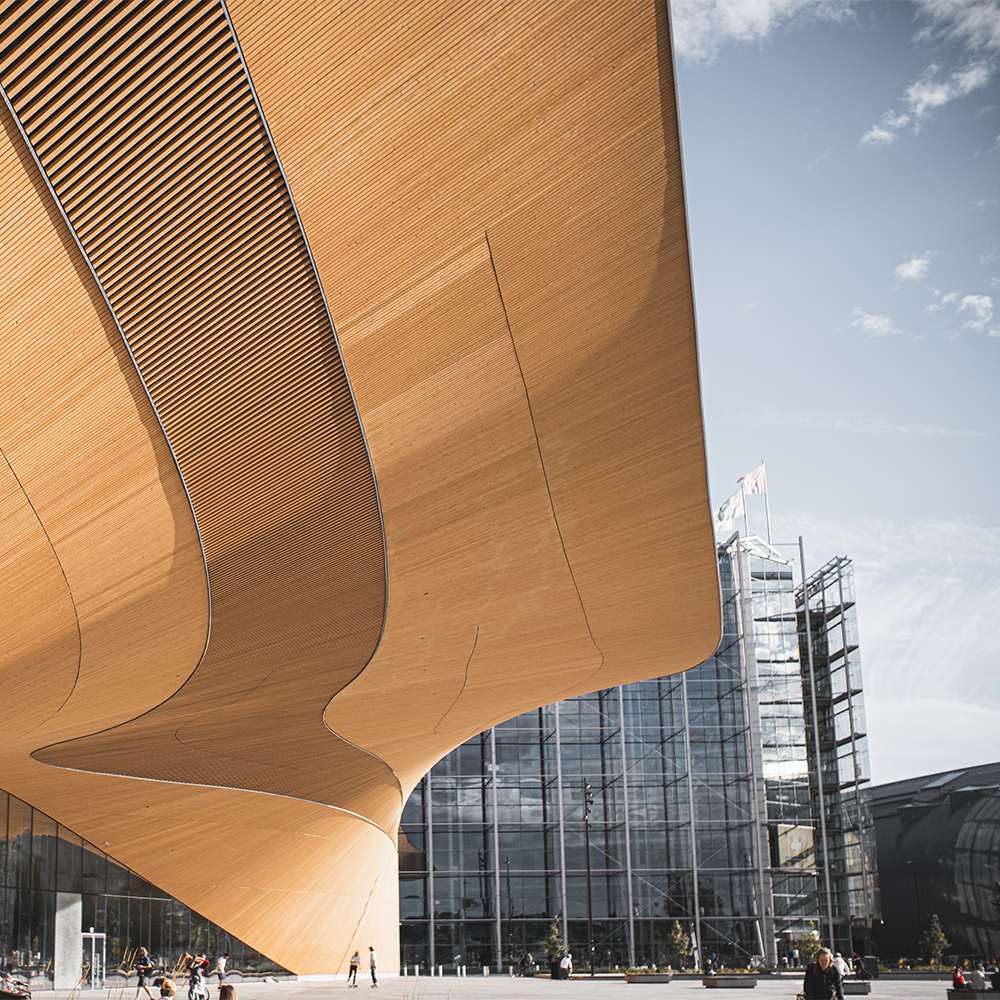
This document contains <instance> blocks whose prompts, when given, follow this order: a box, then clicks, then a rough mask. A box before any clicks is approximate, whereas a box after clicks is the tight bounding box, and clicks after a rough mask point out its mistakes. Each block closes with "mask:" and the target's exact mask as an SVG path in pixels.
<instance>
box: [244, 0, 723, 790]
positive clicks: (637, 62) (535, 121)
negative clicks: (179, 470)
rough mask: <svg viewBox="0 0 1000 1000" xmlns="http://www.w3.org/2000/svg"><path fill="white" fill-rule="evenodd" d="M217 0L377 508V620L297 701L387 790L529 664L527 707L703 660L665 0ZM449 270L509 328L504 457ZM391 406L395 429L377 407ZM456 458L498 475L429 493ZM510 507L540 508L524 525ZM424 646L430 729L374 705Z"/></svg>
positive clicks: (710, 598) (445, 480)
mask: <svg viewBox="0 0 1000 1000" xmlns="http://www.w3.org/2000/svg"><path fill="white" fill-rule="evenodd" d="M230 10H231V14H232V17H233V20H234V24H235V26H236V29H237V34H238V36H239V38H240V42H241V45H242V47H243V51H244V53H245V56H246V59H247V63H248V66H249V68H250V72H251V75H252V77H253V79H254V81H255V85H256V87H257V91H258V94H259V97H260V100H261V104H262V107H263V109H264V113H265V116H266V117H267V119H268V121H269V123H270V127H271V131H272V135H273V137H274V140H275V143H276V145H277V148H278V151H279V153H280V155H281V158H282V163H283V165H284V168H285V172H286V175H287V177H288V179H289V184H290V186H291V188H292V190H293V192H294V194H295V198H296V203H297V205H298V209H299V212H300V215H301V218H302V220H303V224H304V227H305V229H306V231H307V232H308V233H309V237H310V243H311V246H312V249H313V253H314V256H315V259H316V262H317V267H318V269H319V273H320V276H321V279H322V280H323V282H324V285H325V286H326V287H327V289H328V291H329V296H330V303H331V309H332V311H333V315H334V319H335V322H336V323H337V328H338V331H339V336H340V341H341V345H342V349H343V351H344V357H345V361H346V364H347V367H348V372H349V373H350V376H351V379H352V384H353V386H354V389H355V393H356V396H357V399H358V405H359V408H360V411H361V416H362V420H363V422H364V425H365V428H366V434H367V437H368V441H369V445H370V447H371V450H372V455H373V460H374V463H375V467H376V473H377V475H378V479H379V491H380V497H381V501H382V508H383V512H384V520H385V531H386V544H387V551H388V564H389V573H390V587H389V606H388V612H387V618H386V629H385V634H384V636H383V639H382V642H381V644H380V646H379V649H378V651H377V652H376V654H375V656H374V658H373V660H372V662H371V663H370V664H369V665H368V667H367V668H366V669H365V671H364V672H363V673H362V674H361V675H360V676H359V677H358V678H357V680H355V681H354V682H352V684H351V685H350V686H349V687H348V688H347V689H345V690H344V691H343V692H342V693H341V694H339V695H338V696H337V697H336V698H335V699H334V700H333V702H332V703H331V705H330V707H329V708H328V709H327V713H326V718H327V721H328V723H329V724H330V726H331V728H333V729H334V730H335V731H336V732H338V733H340V734H341V735H343V736H345V737H346V738H348V739H350V740H352V741H356V742H361V743H362V745H364V746H366V747H368V748H369V749H371V750H373V751H374V752H375V753H377V754H378V755H379V756H380V757H383V758H384V759H385V760H387V761H388V762H389V763H390V764H391V765H392V767H393V769H394V770H395V771H396V772H397V773H398V774H399V775H400V776H401V777H402V780H403V784H404V788H409V787H410V786H411V784H412V783H413V782H414V781H416V780H417V779H418V778H419V777H420V775H421V774H422V773H423V772H424V771H425V770H426V768H427V767H428V766H429V765H430V764H431V763H433V761H434V760H436V759H438V758H439V757H440V756H441V755H442V754H443V753H445V752H446V751H447V750H448V749H449V748H450V747H451V746H452V745H454V744H455V743H457V742H460V741H461V740H462V739H465V738H467V737H468V736H471V735H473V734H474V733H475V732H477V731H479V730H480V729H482V728H483V727H484V725H485V724H487V723H490V722H497V721H501V720H503V719H505V718H509V717H510V716H512V715H515V714H517V713H518V712H521V711H524V710H527V709H529V708H531V707H532V706H533V705H534V704H537V700H536V696H537V695H538V694H539V689H540V688H541V687H543V686H544V687H545V689H546V691H547V692H548V693H547V696H546V697H545V698H544V700H547V701H548V700H554V699H555V698H558V697H567V696H570V695H573V694H578V693H582V692H583V691H586V690H592V689H594V688H596V687H601V686H608V685H612V684H615V683H621V682H625V681H629V680H634V679H638V678H640V677H648V676H654V675H657V674H664V673H669V672H672V671H674V670H677V669H681V668H683V667H686V666H690V665H691V664H692V663H695V662H697V661H698V660H700V659H703V658H704V657H705V656H707V655H709V654H710V653H711V652H712V650H714V648H715V644H716V642H717V639H718V628H719V624H718V622H719V619H718V614H719V610H718V584H717V579H716V575H715V569H714V565H713V564H711V562H710V561H709V560H708V559H707V558H706V554H707V553H708V552H709V551H710V550H711V546H712V532H711V525H710V512H709V505H708V500H707V489H706V485H705V456H704V443H703V434H702V422H701V411H700V398H699V392H698V376H697V354H696V345H695V337H694V317H693V309H692V299H691V286H690V272H689V264H688V250H687V236H686V220H685V215H684V204H683V191H682V186H681V163H680V149H679V141H678V135H677V120H676V109H675V107H674V94H673V74H672V66H671V59H670V50H669V39H668V36H667V25H666V16H665V15H666V11H665V7H664V6H663V5H661V4H653V3H644V2H637V3H622V4H616V5H614V7H605V8H600V9H597V10H594V9H587V10H584V9H581V8H579V7H578V6H577V5H573V4H565V3H564V4H559V3H557V4H551V5H545V6H542V7H538V6H534V7H532V6H530V5H520V4H514V5H511V4H501V3H497V4H488V3H487V4H482V3H477V4H419V5H418V4H401V5H396V6H395V7H394V8H393V11H392V15H391V23H390V18H389V16H388V15H386V18H385V20H384V21H383V20H381V19H380V18H379V17H378V15H377V14H373V12H372V11H371V10H370V9H368V8H366V7H365V6H364V5H360V6H358V5H349V4H345V5H341V6H339V7H337V9H336V10H335V11H334V12H332V13H331V15H330V17H329V18H328V19H326V20H325V21H323V22H320V23H313V24H311V25H309V24H307V21H308V15H307V14H306V13H305V12H304V10H303V9H302V8H299V7H298V6H297V5H295V4H285V5H271V4H264V3H261V2H257V0H234V2H233V3H232V4H231V6H230ZM329 66H335V67H336V72H334V73H331V72H328V71H324V67H329ZM373 179H376V182H375V183H373ZM331 186H335V188H336V190H337V192H338V197H337V198H336V199H335V200H333V201H332V202H331V199H330V198H329V197H328V196H327V192H328V191H329V190H330V188H331ZM487 234H488V240H489V244H490V246H491V247H492V250H493V253H492V260H489V258H490V254H489V251H488V249H487ZM484 261H488V262H489V267H488V269H487V275H488V278H489V279H491V280H492V285H493V287H492V289H490V287H489V285H490V280H483V276H482V275H481V274H480V273H479V271H477V268H478V267H481V266H482V262H484ZM494 269H495V278H494V274H493V271H494ZM372 273H377V274H378V275H379V278H380V280H379V282H378V283H377V284H376V285H373V283H372V282H371V280H370V278H369V277H368V276H369V275H371V274H372ZM473 285H475V287H476V288H477V289H478V292H477V294H478V296H479V297H480V299H481V301H482V302H484V303H485V302H487V301H489V300H490V299H492V303H493V305H492V309H493V310H494V311H495V313H496V315H497V316H498V317H500V319H501V322H500V328H501V330H502V331H503V332H504V333H507V330H506V319H507V318H508V317H509V320H510V332H509V334H508V336H507V338H506V348H505V352H506V356H507V358H508V360H509V367H508V368H506V369H504V372H505V377H506V378H507V379H508V380H509V382H508V384H509V385H510V387H511V390H512V391H511V393H510V397H509V401H508V402H507V403H506V404H505V407H504V409H503V410H502V411H501V412H503V413H504V414H513V413H519V414H520V415H521V416H523V418H524V419H523V422H522V423H521V430H520V431H519V432H518V434H519V436H520V438H521V440H522V443H523V444H524V445H525V451H524V461H523V464H520V465H518V464H516V463H515V462H514V461H512V460H511V459H510V457H509V456H508V454H507V441H508V432H507V431H506V430H504V431H500V430H499V426H500V425H498V424H497V423H496V422H495V421H494V420H493V419H492V418H491V410H493V409H494V407H495V405H496V401H495V400H494V399H493V398H492V396H491V390H492V386H491V384H490V383H491V382H492V381H493V380H495V378H496V377H497V376H496V375H495V374H494V373H493V370H492V369H484V370H479V369H478V365H479V362H480V354H479V353H478V352H479V351H480V350H481V344H482V340H483V337H484V324H483V322H482V321H480V320H478V319H475V318H473V317H471V316H470V315H469V313H468V310H467V307H466V302H467V300H468V299H469V298H470V296H471V295H472V291H471V287H472V286H473ZM501 295H502V300H501ZM484 308H485V306H484ZM505 309H506V316H505V315H504V311H505ZM463 335H464V336H466V337H467V338H468V346H467V348H466V349H465V358H464V359H463V358H462V351H463V347H462V344H461V337H462V336H463ZM496 349H497V350H498V351H501V350H504V348H502V347H501V342H500V340H499V339H498V340H497V342H496ZM389 359H393V360H394V361H398V362H399V363H398V364H394V365H392V366H391V371H389V370H387V369H388V367H389V366H388V361H389ZM463 365H464V368H463V367H462V366H463ZM455 371H462V375H461V376H460V377H457V378H456V377H454V376H453V374H452V373H453V372H455ZM487 371H489V372H490V374H487V373H486V372H487ZM522 377H523V381H522ZM515 383H516V385H517V391H516V392H515V391H513V389H514V385H515ZM417 413H419V414H420V417H419V421H420V422H419V423H418V424H416V425H415V426H416V427H417V428H418V429H419V433H416V434H413V435H410V436H409V438H408V439H406V440H404V439H402V438H401V428H400V420H399V416H400V414H406V415H407V416H408V417H409V418H410V420H414V419H415V418H414V416H412V415H413V414H417ZM535 435H537V438H536V437H535ZM531 450H534V462H533V463H532V462H531V461H528V453H529V452H530V451H531ZM473 456H474V460H475V462H477V463H479V464H480V465H482V466H483V467H486V466H488V465H489V464H490V462H491V460H493V459H495V460H496V462H497V463H498V465H503V466H504V467H505V468H506V469H507V470H508V471H509V472H510V473H511V475H512V477H513V479H514V480H516V482H517V487H516V489H514V490H512V491H509V493H507V494H505V493H493V492H490V491H483V492H481V493H479V494H473V495H472V496H471V497H468V496H467V495H466V494H465V493H464V492H463V493H462V494H460V495H459V496H458V497H457V498H456V500H455V501H454V502H451V503H449V502H448V501H444V502H442V503H440V504H436V503H435V501H436V491H437V490H438V488H439V487H442V489H447V488H451V487H452V484H458V483H463V482H464V481H465V475H466V466H467V465H468V464H469V463H470V460H472V457H473ZM515 470H516V471H515ZM443 484H447V487H444V486H443ZM528 511H530V512H532V513H533V514H535V515H537V517H538V519H539V523H541V522H545V523H547V524H548V527H549V534H550V536H551V537H550V538H549V539H547V540H546V541H539V542H538V544H537V545H536V544H534V542H535V540H536V537H537V536H536V535H535V534H534V533H533V532H532V531H531V530H526V524H527V523H528V518H527V512H528ZM442 524H447V526H448V530H447V531H442V530H441V525H442ZM563 546H565V549H564V550H563ZM443 566H447V567H448V580H447V585H446V586H445V587H443V586H442V572H441V567H443ZM498 566H502V567H503V578H502V579H503V583H502V584H501V585H500V586H499V587H497V586H494V582H495V577H496V573H495V569H496V567H498ZM626 566H627V567H628V569H627V572H623V571H622V570H623V568H624V567H626ZM394 567H395V568H394ZM397 570H398V575H397ZM543 581H544V583H543ZM556 581H558V585H557V583H556ZM536 584H537V585H538V586H535V585H536ZM563 586H565V587H568V588H570V591H571V592H572V593H573V595H574V596H573V600H572V601H569V602H567V604H566V605H563V604H562V603H561V595H562V587H563ZM498 590H502V591H503V593H504V594H505V596H506V598H507V599H506V600H504V599H500V600H498V599H497V598H496V594H497V591H498ZM457 595H461V596H460V597H458V596H457ZM436 598H437V599H436ZM429 622H433V628H431V626H430V625H429ZM477 629H478V635H479V641H478V643H477V645H476V651H475V655H474V656H473V657H472V659H471V661H468V676H466V661H467V658H468V654H467V653H465V651H464V650H463V649H462V648H461V644H460V643H458V642H454V643H450V644H448V647H447V652H445V650H444V649H441V650H439V651H435V652H428V651H426V649H425V647H426V645H427V643H428V642H429V641H430V637H429V636H428V632H437V633H440V634H444V635H446V634H449V633H454V634H455V635H465V636H466V637H467V638H466V644H465V648H466V649H468V648H471V642H470V641H469V637H471V636H472V635H474V634H475V632H476V630H477ZM421 637H423V638H421ZM564 637H565V639H566V640H567V641H566V642H565V644H564V645H563V646H560V640H561V639H563V638H564ZM425 662H433V663H434V664H435V666H434V671H435V673H436V677H437V678H440V679H441V680H442V681H443V680H444V678H446V677H454V676H458V677H461V678H462V680H463V682H464V683H465V688H464V690H463V693H462V697H461V699H460V701H459V702H458V704H456V705H455V707H454V708H453V709H452V711H451V712H450V713H449V715H448V717H447V719H446V720H445V721H444V723H443V724H441V725H438V726H436V727H430V726H429V725H427V724H426V722H425V719H424V718H423V716H422V715H420V714H417V713H412V712H411V713H408V714H407V715H406V716H405V717H403V718H401V719H399V720H397V721H396V723H395V724H394V725H393V726H392V727H386V726H384V725H380V723H379V718H378V715H379V702H378V697H377V692H378V690H379V689H380V688H381V687H382V685H383V684H386V683H388V684H391V686H392V687H393V689H398V690H401V691H405V692H406V703H407V704H408V705H409V706H412V705H420V704H422V705H425V706H427V715H428V716H430V715H434V714H436V713H437V709H436V708H434V707H433V706H435V705H436V704H437V703H438V702H439V701H440V700H441V699H442V698H443V697H444V692H443V690H442V687H443V686H444V685H441V686H439V685H438V684H436V683H434V682H432V681H428V680H427V676H428V674H429V670H425V669H424V667H423V664H424V663H425ZM414 664H419V665H420V669H419V670H414V669H412V667H413V665H414ZM497 677H503V678H504V683H502V684H498V683H497V680H496V679H497ZM453 688H454V684H453V683H452V684H451V685H450V687H449V688H448V690H452V689H453Z"/></svg>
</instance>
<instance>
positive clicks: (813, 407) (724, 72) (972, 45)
mask: <svg viewBox="0 0 1000 1000" xmlns="http://www.w3.org/2000/svg"><path fill="white" fill-rule="evenodd" d="M672 12H673V22H674V35H675V43H676V48H677V52H678V68H679V81H678V90H679V95H680V106H681V126H682V135H683V142H684V160H685V182H686V185H687V196H688V208H689V215H690V229H691V243H692V261H693V268H694V277H695V295H696V305H697V312H698V327H699V343H700V351H701V368H702V386H703V396H704V408H705V421H706V429H707V440H708V457H709V469H710V476H711V485H712V498H713V502H714V503H715V505H716V506H718V505H720V504H721V503H722V502H723V501H724V500H725V499H726V498H727V497H728V496H729V495H730V494H731V493H732V492H733V490H734V489H735V488H736V480H737V479H738V477H739V476H740V475H742V474H743V473H746V472H749V471H750V470H751V469H753V468H754V467H755V466H756V465H758V463H759V462H760V460H761V459H762V458H763V459H766V462H767V479H768V487H769V489H770V493H769V498H770V507H771V518H772V525H773V528H774V538H775V540H776V541H779V542H794V541H795V540H796V539H797V537H798V536H799V535H800V534H801V535H803V537H804V540H805V546H806V557H807V560H808V569H809V570H810V571H811V570H815V569H817V568H819V566H820V565H821V564H822V563H823V562H825V561H826V560H827V559H829V558H830V557H831V556H833V555H847V556H850V557H851V558H852V559H853V560H854V562H855V569H856V575H857V591H858V617H859V623H860V632H861V652H862V662H863V668H864V675H865V687H866V702H867V711H868V718H869V739H870V745H871V754H872V770H873V778H874V780H875V781H876V783H881V782H885V781H892V780H896V779H898V778H903V777H908V776H911V775H915V774H922V773H927V772H931V771H938V770H945V769H950V768H955V767H960V766H963V765H971V764H977V763H983V762H986V761H994V760H1000V514H998V512H997V501H998V495H1000V471H998V459H1000V453H998V437H1000V426H998V425H1000V420H998V416H1000V408H998V404H997V400H998V396H1000V392H998V375H1000V0H991V2H970V0H915V2H910V0H905V2H903V0H900V2H896V0H861V2H854V3H850V2H846V0H845V2H841V0H824V2H822V3H818V4H817V3H812V2H801V0H674V2H673V3H672ZM762 512H763V506H762V504H761V503H760V502H759V498H757V497H753V498H751V507H750V517H751V530H757V529H759V530H760V531H761V533H762V534H763V513H762ZM755 519H756V520H755Z"/></svg>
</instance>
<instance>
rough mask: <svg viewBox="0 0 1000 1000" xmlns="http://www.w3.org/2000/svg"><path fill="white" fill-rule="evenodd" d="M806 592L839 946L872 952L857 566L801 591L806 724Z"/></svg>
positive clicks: (830, 570) (815, 790) (833, 565)
mask: <svg viewBox="0 0 1000 1000" xmlns="http://www.w3.org/2000/svg"><path fill="white" fill-rule="evenodd" d="M803 593H805V594H806V595H808V602H809V604H808V607H809V623H808V624H809V630H808V631H809V633H810V634H811V637H812V661H813V663H812V665H813V671H814V674H815V678H816V724H817V730H818V737H819V758H820V759H819V768H818V771H819V778H821V780H822V789H823V805H824V807H825V810H826V831H827V857H828V862H829V866H830V886H831V909H832V913H833V927H834V937H835V941H836V947H837V949H838V950H839V951H841V952H849V951H857V952H859V953H860V954H866V953H868V952H869V951H870V950H871V945H870V941H871V927H872V920H873V919H877V918H878V917H879V916H880V907H879V899H878V886H877V878H876V859H875V834H874V819H873V816H872V807H871V770H870V767H869V761H868V737H867V732H868V727H867V724H866V721H865V706H864V696H863V694H862V686H861V658H860V652H859V649H858V624H857V612H856V609H855V599H854V570H853V566H852V564H851V561H850V560H849V559H845V558H842V557H837V558H835V559H831V560H830V562H828V563H827V564H826V565H825V566H823V567H822V568H821V569H820V570H818V571H817V572H816V573H814V574H813V575H812V576H811V577H809V579H808V580H807V581H806V585H805V588H802V587H800V588H799V589H798V591H797V592H796V608H797V628H798V636H799V644H800V647H801V650H802V653H801V657H802V666H803V670H802V688H803V691H804V693H805V719H806V725H807V726H808V727H809V728H810V729H811V728H812V726H813V714H812V698H811V684H810V676H809V669H808V642H807V638H806V636H807V628H806V615H805V610H804V602H803ZM814 746H815V743H813V742H810V743H809V744H808V749H809V754H810V776H811V796H812V798H813V801H814V803H815V804H814V809H816V810H817V811H818V810H819V805H820V803H819V798H820V794H819V784H820V781H819V780H818V778H817V762H816V760H815V752H814Z"/></svg>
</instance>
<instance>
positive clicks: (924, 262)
mask: <svg viewBox="0 0 1000 1000" xmlns="http://www.w3.org/2000/svg"><path fill="white" fill-rule="evenodd" d="M930 263H931V252H930V251H929V250H928V251H927V252H926V253H924V254H911V255H910V259H909V260H906V261H903V263H902V264H900V265H899V266H898V267H897V268H896V270H895V271H893V274H895V275H896V277H897V278H899V280H900V281H919V280H920V279H921V278H925V277H927V269H928V268H929V267H930Z"/></svg>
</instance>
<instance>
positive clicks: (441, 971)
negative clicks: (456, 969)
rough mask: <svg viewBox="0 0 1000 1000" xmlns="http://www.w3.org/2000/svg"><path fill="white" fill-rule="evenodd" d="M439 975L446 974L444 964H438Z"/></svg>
mask: <svg viewBox="0 0 1000 1000" xmlns="http://www.w3.org/2000/svg"><path fill="white" fill-rule="evenodd" d="M438 976H439V977H442V976H444V966H443V965H439V966H438Z"/></svg>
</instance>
